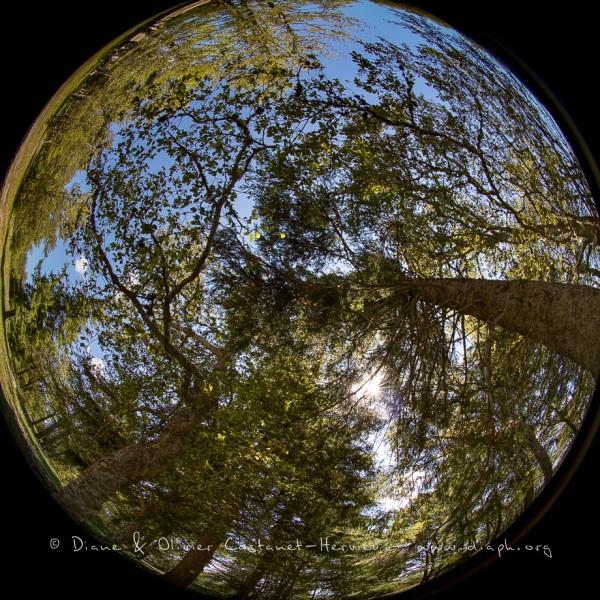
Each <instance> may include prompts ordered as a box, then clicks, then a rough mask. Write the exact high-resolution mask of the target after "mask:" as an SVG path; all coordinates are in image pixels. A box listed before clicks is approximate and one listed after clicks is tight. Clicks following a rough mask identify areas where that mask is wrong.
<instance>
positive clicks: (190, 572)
mask: <svg viewBox="0 0 600 600" xmlns="http://www.w3.org/2000/svg"><path fill="white" fill-rule="evenodd" d="M219 529H220V531H217V529H215V528H214V527H208V528H207V529H205V530H204V531H203V532H202V533H201V534H200V536H199V537H198V539H197V540H196V543H195V544H194V547H193V548H192V549H191V550H189V552H188V553H187V554H186V555H185V556H184V557H183V558H182V559H181V560H180V561H179V562H178V563H177V564H176V565H175V566H174V567H173V568H172V569H171V570H170V571H169V572H168V573H165V574H164V575H162V576H161V579H162V580H163V581H164V582H165V583H168V584H169V585H172V586H173V587H177V588H183V587H186V586H188V585H190V583H193V581H194V580H195V579H196V577H198V575H200V573H202V571H203V570H204V568H205V567H206V565H208V563H209V562H210V561H211V559H212V557H213V555H214V553H215V552H216V550H217V548H218V547H219V545H220V544H221V542H222V541H223V536H224V534H223V533H221V532H222V531H223V527H222V526H221V527H219Z"/></svg>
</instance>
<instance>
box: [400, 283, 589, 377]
mask: <svg viewBox="0 0 600 600" xmlns="http://www.w3.org/2000/svg"><path fill="white" fill-rule="evenodd" d="M399 288H402V291H401V293H402V294H404V293H406V292H407V291H410V292H412V293H413V294H414V297H416V298H417V299H419V300H423V301H426V302H432V303H433V304H435V305H437V306H444V307H446V308H451V309H453V310H456V311H458V312H461V313H462V314H465V315H471V316H473V317H476V318H478V319H480V320H482V321H485V322H486V323H490V324H493V325H498V326H500V327H503V328H504V329H508V330H510V331H515V332H518V333H521V334H523V335H526V336H527V337H528V338H530V339H531V340H534V341H536V342H540V343H542V344H544V345H545V346H546V347H547V348H549V349H551V350H554V351H555V352H558V353H559V354H561V355H562V356H565V357H567V358H571V359H572V360H574V361H575V362H576V363H578V364H579V365H581V366H582V367H583V368H584V369H586V370H587V371H589V372H590V373H591V374H592V375H593V376H594V378H595V379H598V375H599V374H600V342H599V341H598V340H599V339H600V290H598V289H596V288H593V287H591V286H587V285H570V284H563V283H546V282H542V281H527V280H514V281H497V280H486V279H411V278H405V279H403V282H402V283H401V284H400V285H399Z"/></svg>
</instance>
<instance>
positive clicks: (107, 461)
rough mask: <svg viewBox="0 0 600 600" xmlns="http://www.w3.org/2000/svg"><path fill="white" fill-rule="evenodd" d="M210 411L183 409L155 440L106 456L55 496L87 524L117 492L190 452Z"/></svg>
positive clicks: (157, 472)
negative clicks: (193, 435) (191, 445)
mask: <svg viewBox="0 0 600 600" xmlns="http://www.w3.org/2000/svg"><path fill="white" fill-rule="evenodd" d="M209 412H211V409H210V408H208V407H203V408H196V409H184V410H182V411H181V412H180V413H179V414H178V415H176V416H175V417H174V418H173V419H172V421H171V422H170V423H169V424H168V425H167V427H165V429H164V430H163V431H162V432H161V434H160V435H159V436H158V437H157V438H156V439H153V440H151V441H149V442H145V443H143V444H130V445H129V446H125V447H124V448H120V449H119V450H116V451H115V452H112V453H110V454H107V455H106V456H103V457H102V458H100V459H98V460H97V461H96V462H95V463H93V464H91V465H90V466H89V467H88V468H87V469H85V470H84V471H83V472H82V473H81V474H80V475H79V476H78V477H77V478H76V479H74V480H73V481H71V482H70V483H69V484H67V485H66V486H65V487H64V488H62V489H61V490H60V491H58V492H57V493H56V494H55V496H54V497H55V498H56V500H57V501H58V503H59V504H60V505H61V506H62V507H63V508H64V510H65V511H66V512H67V513H68V514H69V515H70V516H71V517H72V518H73V519H75V521H76V522H78V523H81V522H83V521H85V520H86V519H88V518H89V517H91V516H92V515H93V514H94V513H95V512H96V511H97V510H99V509H100V507H101V506H102V505H103V504H104V503H105V502H106V501H107V500H108V499H109V498H110V497H111V496H112V495H113V494H114V493H115V492H117V491H118V490H120V489H122V488H124V487H125V486H127V485H130V484H132V483H137V482H139V481H141V480H143V479H146V478H149V477H153V476H155V475H158V474H159V473H162V472H163V471H165V470H167V469H168V468H169V467H171V466H173V465H174V464H175V462H176V461H177V459H179V457H180V456H182V455H183V454H184V452H185V451H186V450H187V449H188V447H189V445H190V442H191V437H192V432H193V430H194V428H195V427H196V426H197V425H198V424H199V423H200V422H201V421H202V420H203V419H204V418H205V417H206V416H207V415H208V413H209Z"/></svg>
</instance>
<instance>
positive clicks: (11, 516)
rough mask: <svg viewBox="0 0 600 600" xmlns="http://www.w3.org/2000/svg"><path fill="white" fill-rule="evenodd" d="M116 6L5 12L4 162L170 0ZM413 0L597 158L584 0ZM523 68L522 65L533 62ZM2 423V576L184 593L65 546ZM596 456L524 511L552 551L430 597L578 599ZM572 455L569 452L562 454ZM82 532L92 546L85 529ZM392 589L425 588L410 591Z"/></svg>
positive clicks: (532, 533)
mask: <svg viewBox="0 0 600 600" xmlns="http://www.w3.org/2000/svg"><path fill="white" fill-rule="evenodd" d="M124 4H125V3H124V2H123V1H122V0H121V1H120V2H117V1H115V0H105V1H102V2H99V3H94V4H90V5H69V7H68V6H67V5H60V6H57V5H56V4H55V3H44V5H43V6H41V7H35V8H34V7H33V6H31V5H28V4H25V3H21V4H15V5H12V6H10V7H9V8H8V9H7V10H5V11H4V14H3V22H4V28H3V29H4V35H3V36H2V37H1V38H0V44H1V46H2V50H3V52H2V57H3V58H2V74H1V77H2V90H3V92H2V94H3V106H4V107H3V112H4V119H3V125H4V128H3V129H4V131H3V134H2V145H1V146H2V167H3V170H4V169H5V168H6V167H7V166H8V164H9V163H10V160H11V158H12V155H13V153H14V152H15V151H16V149H17V147H18V145H19V143H20V141H21V140H22V138H23V137H24V135H25V134H26V131H27V128H28V127H29V125H30V124H31V123H32V122H33V120H34V119H35V117H36V116H37V114H39V112H40V111H41V110H42V108H43V106H44V104H45V103H46V102H47V101H48V100H49V99H50V97H51V96H52V94H53V93H54V92H55V91H56V90H57V89H58V87H59V86H60V85H61V84H62V83H63V82H64V81H65V80H66V79H67V78H68V77H69V76H70V75H71V74H72V73H73V72H74V71H75V70H76V69H77V68H78V67H79V66H80V65H81V64H83V63H84V62H85V61H86V60H87V59H88V58H89V57H91V56H92V55H93V54H94V53H95V52H97V51H98V50H100V49H101V48H102V47H103V46H104V45H106V44H108V43H109V42H111V40H113V39H114V38H116V37H117V36H118V35H120V34H121V33H123V32H125V31H126V30H128V29H129V28H131V27H133V26H135V25H136V24H137V23H139V22H140V21H142V20H144V19H146V18H149V17H151V16H153V15H155V14H157V13H159V12H161V11H163V10H165V9H167V8H169V7H170V6H172V4H171V3H170V2H160V1H152V0H128V1H127V5H126V6H123V5H124ZM412 4H414V5H415V6H418V7H420V8H423V9H425V10H429V11H430V12H432V13H433V14H436V15H437V16H439V17H440V18H442V19H444V20H445V21H447V22H449V23H451V24H453V25H454V26H456V27H458V28H459V29H461V30H462V31H463V32H465V33H467V34H468V35H470V36H471V37H473V38H474V39H476V40H477V41H479V42H480V43H483V44H484V45H486V46H487V47H488V48H490V49H491V50H492V51H494V52H495V53H496V54H497V55H498V56H499V57H500V58H501V59H503V60H504V61H505V62H507V63H508V64H509V65H510V66H511V67H512V68H513V69H515V70H516V71H517V72H519V74H520V75H521V76H522V77H524V78H525V79H526V81H527V82H528V83H529V85H530V86H531V87H532V89H534V90H535V91H536V93H537V94H538V95H539V96H540V97H541V98H542V100H545V101H546V103H547V101H548V96H547V94H548V93H550V94H552V95H553V96H554V97H556V98H557V99H558V100H559V102H560V106H561V107H562V108H557V107H556V105H555V106H554V108H552V106H551V107H550V108H551V109H552V110H553V112H554V114H555V117H556V118H557V119H559V121H561V124H562V125H563V126H564V127H565V126H566V127H570V124H569V122H568V121H569V120H571V121H572V122H573V123H574V125H575V127H576V128H577V129H578V130H579V132H580V135H581V137H582V138H583V139H584V140H585V142H586V143H587V145H588V147H589V150H590V153H591V156H596V157H600V136H599V135H598V133H600V132H599V129H600V128H599V123H600V118H599V117H598V114H597V111H598V104H597V101H596V91H595V89H594V83H595V80H596V79H597V67H596V64H597V59H598V58H599V57H600V56H599V55H600V52H599V51H598V50H597V49H596V46H595V42H594V39H595V37H596V25H595V16H594V15H593V14H591V13H590V12H589V11H586V10H585V9H584V8H583V6H584V4H583V2H580V1H578V2H570V3H568V4H566V5H564V6H563V7H562V8H561V10H560V11H550V10H549V9H548V8H547V6H548V5H547V4H546V3H525V2H523V0H521V1H520V2H517V1H515V0H507V1H505V2H498V3H493V2H490V3H485V4H484V3H472V4H471V3H468V2H464V1H449V0H446V1H437V2H436V1H426V0H424V1H422V2H418V1H416V0H415V1H414V2H413V3H412ZM536 4H537V5H536ZM524 5H526V6H524ZM71 6H75V7H76V8H75V9H73V8H71ZM523 65H529V68H530V69H531V71H529V70H528V69H526V68H524V67H523ZM541 82H544V84H543V85H542V84H541ZM561 111H564V112H561ZM572 142H573V143H574V144H575V145H576V146H577V147H578V152H580V154H581V156H583V157H584V158H585V156H584V155H585V150H584V149H583V147H581V146H580V144H579V139H578V136H576V135H575V136H573V138H572ZM588 162H589V161H588ZM591 174H592V169H591V168H589V171H588V175H591ZM596 191H597V190H596ZM598 400H599V399H598V398H596V404H597V403H598ZM0 427H1V429H0V440H1V443H2V450H3V452H2V454H1V455H0V456H2V459H3V460H2V464H3V469H4V475H5V477H4V486H3V502H2V506H3V509H4V510H3V517H4V526H3V527H1V528H0V547H1V548H2V552H3V555H4V564H3V571H4V585H7V583H8V582H9V581H10V582H11V583H13V584H16V586H17V587H20V588H22V589H23V590H27V591H28V592H29V593H30V594H32V595H36V594H38V593H44V594H46V593H47V592H48V591H49V590H57V591H60V592H61V593H62V594H63V595H64V597H65V598H75V597H80V596H82V595H87V594H88V593H89V592H90V591H94V592H96V594H98V595H107V596H108V595H113V594H115V593H118V596H119V597H143V598H155V597H156V598H159V597H160V598H176V597H179V596H185V597H188V596H189V594H184V593H182V592H178V591H176V590H172V589H170V588H165V587H163V586H161V585H160V584H159V583H158V582H156V581H154V580H153V579H151V578H150V577H148V576H146V575H145V574H144V573H142V572H141V571H139V570H138V569H134V568H131V567H130V566H129V565H127V564H125V562H124V561H123V560H122V559H120V558H118V557H116V556H115V555H111V554H110V553H106V552H105V553H93V554H92V553H91V552H87V553H84V552H80V553H73V552H72V551H71V550H70V549H66V548H64V546H65V545H66V544H67V542H70V538H71V536H72V535H79V536H81V537H84V538H86V536H85V534H84V533H83V532H81V530H80V529H79V528H78V527H77V526H75V525H74V524H73V523H72V521H71V520H70V519H69V518H68V517H66V515H65V514H64V513H63V512H62V511H61V510H60V509H58V507H57V506H56V505H55V504H54V502H53V501H52V500H51V499H50V498H49V497H48V495H47V494H46V492H45V490H44V489H43V488H42V487H41V485H40V484H39V483H38V481H37V479H36V478H35V477H34V475H33V473H32V472H31V471H30V469H29V468H28V466H27V465H26V463H25V461H24V459H23V458H22V456H21V454H20V452H19V450H18V449H17V446H16V444H15V443H14V441H13V440H12V438H11V437H10V433H9V432H8V429H7V427H6V425H5V424H4V422H2V423H1V424H0ZM583 441H585V440H583V439H581V440H579V444H581V443H582V442H583ZM599 457H600V441H599V440H598V436H596V439H595V441H593V442H592V444H591V446H590V449H589V451H588V452H587V454H586V455H585V456H584V457H583V460H582V462H581V465H580V466H579V468H578V469H577V471H576V472H575V474H574V475H573V477H572V478H571V479H570V481H569V482H568V483H567V486H566V489H565V491H564V492H563V493H562V494H561V495H560V496H559V497H558V499H557V500H556V501H555V502H554V503H553V504H552V505H551V506H550V507H549V508H548V510H547V512H545V509H546V508H547V506H548V503H549V502H550V501H551V500H552V494H550V493H547V494H544V497H542V498H541V499H540V500H539V501H538V502H537V503H536V504H535V505H534V507H533V510H532V511H531V512H530V513H529V514H528V515H526V519H525V520H526V521H527V520H535V519H537V518H538V517H539V516H540V515H541V518H540V520H539V522H537V524H535V525H534V526H533V527H532V528H531V529H530V530H529V531H528V532H527V533H525V536H524V537H523V538H522V539H521V540H520V541H519V542H517V543H514V544H513V545H514V546H515V547H517V546H522V547H523V548H524V547H525V545H526V544H532V545H536V544H546V545H548V546H549V547H550V548H551V551H552V555H553V557H552V558H551V559H550V558H547V557H545V556H544V555H543V554H542V553H533V552H529V553H524V552H521V553H520V554H519V553H518V552H512V553H507V554H506V555H504V556H502V557H501V558H500V559H498V560H495V561H494V563H493V564H492V565H490V566H489V567H487V568H485V569H483V570H481V571H479V572H477V573H474V574H471V575H470V576H468V577H467V578H466V579H464V580H463V581H460V582H459V583H457V584H456V585H454V586H452V587H450V588H448V589H445V590H441V591H439V592H438V593H436V594H435V595H434V596H433V597H436V598H445V597H448V598H454V597H457V598H458V597H461V598H475V597H484V598H496V597H498V598H506V597H510V596H512V597H517V598H525V597H528V596H532V597H533V596H535V597H538V598H539V597H543V596H548V597H555V596H556V595H557V593H558V592H559V591H560V590H562V589H563V586H564V589H568V590H569V592H570V595H571V596H572V597H580V596H581V597H583V596H584V594H585V595H586V596H587V589H588V586H591V587H592V589H593V586H594V583H595V574H596V570H597V567H596V556H597V552H596V546H597V543H600V526H599V519H598V517H597V515H596V507H597V500H596V493H595V491H594V488H593V487H592V484H593V483H594V482H595V481H596V479H597V478H596V474H597V472H598V471H597V466H596V465H598V464H599V462H598V459H599ZM576 458H577V457H575V456H574V455H571V456H570V457H569V462H573V461H574V460H575V459H576ZM565 466H568V465H565ZM571 470H572V469H571ZM567 471H569V470H567ZM569 474H570V471H569V472H568V473H567V475H569ZM560 484H561V481H560V480H559V478H556V480H555V482H554V483H553V487H554V488H557V489H558V488H560V487H561V486H560ZM526 527H527V524H526V523H525V524H524V523H523V522H519V523H517V524H516V526H515V528H514V532H515V534H516V535H518V534H519V532H520V531H522V530H523V529H526ZM53 537H58V538H61V540H62V541H63V548H62V549H60V550H56V551H52V550H51V549H50V547H49V541H50V539H51V538H53ZM87 541H88V543H89V545H91V544H92V543H93V540H91V539H90V538H87ZM439 583H440V582H438V584H439ZM434 587H438V586H434ZM423 591H426V590H423ZM432 591H433V590H432ZM192 597H197V596H192ZM400 597H401V598H409V597H423V596H422V594H421V593H419V594H416V593H409V594H405V595H402V596H400Z"/></svg>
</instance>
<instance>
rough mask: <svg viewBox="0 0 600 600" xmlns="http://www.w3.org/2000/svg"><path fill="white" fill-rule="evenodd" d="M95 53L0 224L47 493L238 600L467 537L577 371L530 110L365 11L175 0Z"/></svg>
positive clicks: (445, 43) (153, 565)
mask: <svg viewBox="0 0 600 600" xmlns="http://www.w3.org/2000/svg"><path fill="white" fill-rule="evenodd" d="M365 8H366V9H367V10H369V11H370V12H369V16H368V17H366V16H365V12H364V11H365ZM369 30H374V32H373V33H372V34H368V33H367V32H368V31H369ZM127 44H128V45H127ZM115 57H116V58H115ZM113 63H114V64H113ZM102 64H103V66H102V69H103V71H102V77H103V78H104V79H103V83H102V84H101V85H100V84H99V85H98V87H97V88H96V87H94V86H92V87H90V85H91V83H90V82H91V81H92V79H90V78H87V79H86V80H85V81H84V82H83V83H82V84H81V85H80V87H79V88H78V90H76V91H75V92H73V94H72V95H71V97H70V98H69V99H68V100H67V101H66V104H65V105H64V108H63V110H67V111H75V112H76V113H77V114H80V115H82V116H83V115H95V118H96V117H97V118H98V119H99V120H98V121H97V122H96V121H90V122H89V124H90V128H89V129H84V130H82V131H75V130H74V129H73V128H72V124H71V123H69V122H63V121H60V120H59V121H60V122H59V121H57V125H56V129H55V130H52V131H51V132H50V134H49V136H48V138H47V140H46V142H45V146H44V147H42V148H41V149H40V150H39V152H38V153H37V154H36V155H35V156H34V157H33V158H32V162H31V168H30V169H29V171H28V173H27V175H26V177H25V179H24V181H23V184H22V186H21V189H20V195H18V196H17V198H15V214H16V215H17V218H18V216H19V215H25V217H26V219H25V220H24V221H23V222H20V224H19V226H18V227H15V228H14V229H13V238H12V239H11V240H10V248H11V251H12V259H11V288H10V294H9V297H10V303H11V307H12V308H11V309H10V310H5V312H4V315H5V326H6V330H7V342H8V348H9V350H10V357H9V358H10V368H11V370H12V373H13V374H14V377H15V389H16V394H17V400H18V403H19V408H20V410H21V411H22V413H23V415H24V418H25V419H26V420H27V421H28V423H29V434H30V439H29V443H30V444H31V446H32V448H33V449H34V450H33V451H34V452H35V453H36V456H37V457H38V460H39V461H40V462H42V463H43V465H44V467H43V468H44V469H46V470H47V471H48V473H49V481H51V483H49V487H50V488H51V489H50V491H51V493H52V494H53V495H54V497H55V498H56V500H57V501H58V502H59V503H60V504H61V505H62V506H63V508H64V509H65V510H66V511H67V513H68V514H69V515H71V516H72V517H73V519H74V520H75V521H77V522H79V523H84V524H86V525H87V526H89V527H90V528H92V530H93V531H95V532H96V535H98V536H99V537H101V538H102V539H103V540H105V541H110V542H113V543H118V544H121V545H122V546H123V549H124V551H127V552H129V553H130V554H131V553H132V549H133V539H134V538H133V536H134V534H136V535H137V536H138V538H136V539H137V540H138V541H140V540H143V544H144V548H145V553H144V554H143V555H140V554H133V556H134V557H135V558H136V559H138V560H139V562H140V564H142V565H143V566H145V567H147V568H149V569H151V570H152V571H153V572H155V573H156V572H158V573H160V574H161V575H160V576H161V577H162V578H163V579H164V580H165V581H167V582H169V583H171V584H172V585H174V586H176V587H188V586H189V587H191V588H192V589H196V590H198V591H201V592H203V593H205V594H209V595H212V596H215V597H219V598H231V599H234V598H235V599H238V600H242V599H245V598H255V597H261V598H277V599H281V598H305V597H308V596H310V597H315V598H317V597H332V596H333V597H340V598H342V597H343V598H349V597H361V598H363V597H376V596H378V595H383V594H390V593H394V592H398V591H401V590H402V589H406V588H408V587H411V586H414V585H418V584H419V583H423V582H426V581H430V580H432V579H434V578H435V577H437V576H438V575H440V574H442V573H445V572H446V571H448V570H450V569H451V568H452V567H453V566H455V565H456V564H458V563H460V562H461V561H463V560H465V559H467V558H468V557H469V556H471V555H472V554H473V553H474V547H475V545H477V546H478V547H482V546H484V547H485V546H486V545H487V544H491V543H493V541H494V540H495V539H496V538H497V537H498V536H499V535H501V534H502V532H503V531H504V530H505V529H506V528H507V527H508V526H509V525H510V524H511V523H512V522H513V521H514V520H515V519H516V518H517V517H518V516H519V515H520V514H521V513H522V512H523V511H524V510H525V508H526V507H527V506H528V505H529V504H530V503H531V502H532V501H533V499H534V498H535V496H536V495H537V494H538V493H539V492H540V491H541V490H542V489H543V488H544V486H545V485H547V484H548V483H549V481H550V480H551V478H552V477H553V474H554V472H555V470H556V468H557V467H558V465H559V464H560V462H561V461H562V460H563V458H564V456H565V455H566V453H567V451H568V450H569V447H570V445H571V444H572V442H573V440H574V438H575V436H576V435H577V433H578V431H579V428H580V426H581V423H582V422H583V419H584V418H585V415H586V411H587V409H588V405H589V402H590V397H591V394H592V392H593V388H594V384H595V382H596V379H597V377H598V374H599V373H600V345H599V344H598V343H597V342H596V338H597V337H598V331H600V291H599V290H598V282H597V278H598V275H599V274H600V266H599V265H598V264H597V263H598V246H599V242H598V240H599V239H600V236H599V232H600V228H599V225H600V221H599V219H598V215H597V212H596V208H595V203H594V199H593V198H592V195H591V192H590V189H589V186H588V184H587V182H586V180H585V177H584V175H583V172H582V169H581V166H580V165H579V163H578V161H577V158H576V157H575V155H574V153H573V151H572V149H571V148H570V146H569V144H568V143H567V141H566V139H565V137H564V136H563V134H562V133H561V131H560V130H559V128H558V127H557V125H556V123H555V122H554V120H553V119H552V117H551V115H550V114H549V113H548V112H547V110H546V109H545V108H544V107H543V106H542V105H541V104H540V103H539V102H538V101H537V99H536V98H535V97H534V96H533V95H532V94H531V92H529V91H528V90H527V89H526V88H525V87H524V85H523V84H522V83H521V82H520V81H519V80H518V79H517V78H516V77H515V76H514V75H513V74H512V73H511V72H510V71H509V70H508V69H507V68H506V67H504V66H503V65H502V64H500V63H499V62H498V61H497V60H496V59H495V58H494V57H492V56H491V55H490V54H488V53H487V52H485V51H484V50H483V49H481V48H480V47H478V46H476V45H475V44H474V43H472V42H471V41H470V40H468V39H466V38H465V37H463V36H462V35H460V34H458V33H457V32H455V31H453V30H451V29H450V28H448V27H446V26H444V25H443V24H440V23H439V22H437V21H434V20H432V19H430V18H429V17H428V16H426V15H423V14H421V13H418V12H415V11H413V10H411V9H408V8H401V7H398V6H396V5H394V6H388V5H387V4H385V3H380V2H377V3H370V2H335V3H321V2H313V3H309V2H305V1H303V0H302V1H300V0H296V1H293V2H292V1H290V2H278V3H270V2H253V1H248V2H246V1H239V2H214V3H209V4H206V5H201V6H196V5H191V6H190V7H189V9H188V10H182V11H178V12H177V13H175V15H174V16H173V17H172V18H163V19H161V20H160V21H158V22H157V23H154V24H148V25H147V26H146V27H145V28H144V29H143V30H140V31H139V32H138V33H137V34H136V35H134V36H132V38H131V40H129V41H128V42H127V43H126V44H125V45H121V46H119V47H118V48H113V49H112V51H111V52H109V53H108V54H107V56H106V57H105V59H104V62H103V63H102ZM111 64H113V66H110V65H111ZM99 68H100V67H99ZM92 75H93V74H90V76H89V77H92ZM94 76H95V75H94ZM94 81H95V80H94ZM77 98H79V100H77ZM73 114H75V113H73ZM100 114H101V115H102V117H101V118H100V116H99V115H100ZM69 153H73V154H74V155H75V156H74V159H73V160H71V155H70V154H69ZM40 169H41V170H40ZM42 172H43V173H45V175H44V177H42V176H41V175H40V173H42ZM34 190H37V191H36V194H37V193H39V191H40V190H41V191H43V192H44V193H46V194H48V196H49V197H51V198H53V200H52V202H51V203H50V205H51V208H50V216H51V217H52V218H51V219H49V220H48V218H47V217H48V214H47V213H45V212H43V211H42V212H38V211H37V207H38V204H39V202H34V203H33V204H28V202H29V200H30V199H31V197H32V194H33V191H34ZM34 195H35V194H34ZM57 199H58V200H57ZM27 223H30V224H31V226H29V225H27ZM34 259H36V260H37V261H38V262H37V265H36V264H34ZM98 532H100V533H98ZM139 536H141V538H140V537H139ZM159 540H170V542H168V543H167V545H166V547H165V544H164V542H160V541H159ZM440 548H452V549H453V550H452V551H444V550H440Z"/></svg>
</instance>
